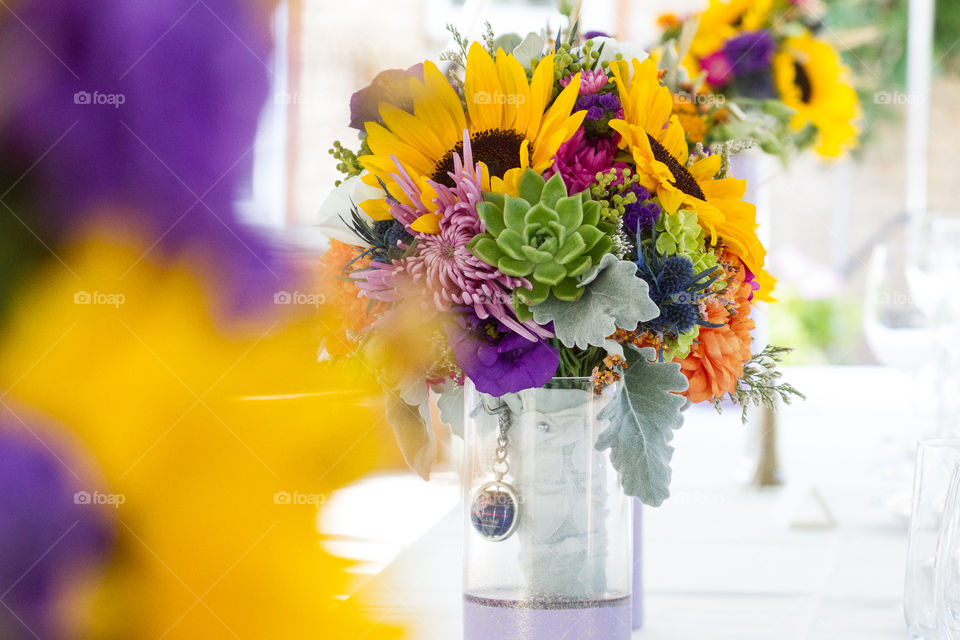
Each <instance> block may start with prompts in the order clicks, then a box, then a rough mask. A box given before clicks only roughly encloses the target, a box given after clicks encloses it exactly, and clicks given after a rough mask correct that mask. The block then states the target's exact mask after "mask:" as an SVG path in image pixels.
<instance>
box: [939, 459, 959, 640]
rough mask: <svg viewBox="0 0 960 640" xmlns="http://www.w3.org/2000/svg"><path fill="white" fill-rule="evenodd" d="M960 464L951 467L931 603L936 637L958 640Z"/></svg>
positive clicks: (941, 521)
mask: <svg viewBox="0 0 960 640" xmlns="http://www.w3.org/2000/svg"><path fill="white" fill-rule="evenodd" d="M958 489H960V464H957V465H955V466H954V468H953V475H952V476H951V478H950V484H949V488H948V491H947V501H946V504H945V505H944V509H943V517H942V518H941V520H940V536H939V539H938V542H937V555H936V559H935V561H934V575H935V579H934V603H935V608H936V614H937V622H938V623H939V630H940V633H941V636H940V637H944V638H946V639H947V640H960V501H958V493H960V491H958Z"/></svg>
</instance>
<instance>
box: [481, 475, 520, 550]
mask: <svg viewBox="0 0 960 640" xmlns="http://www.w3.org/2000/svg"><path fill="white" fill-rule="evenodd" d="M519 505H520V501H519V500H517V492H516V491H515V490H514V489H513V487H511V486H510V485H509V484H507V483H506V482H502V481H500V480H494V481H493V482H488V483H486V484H484V485H483V486H481V487H480V488H479V489H478V490H477V492H476V493H475V494H474V495H473V505H472V506H471V507H470V522H471V523H472V524H473V528H474V529H476V530H477V532H478V533H479V534H480V535H482V536H483V537H484V538H486V539H487V540H489V541H491V542H499V541H501V540H506V539H507V538H509V537H510V535H511V534H513V532H514V530H516V528H517V521H518V517H517V516H518V515H519V509H518V507H519Z"/></svg>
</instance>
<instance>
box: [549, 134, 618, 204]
mask: <svg viewBox="0 0 960 640" xmlns="http://www.w3.org/2000/svg"><path fill="white" fill-rule="evenodd" d="M616 155H617V144H616V142H614V141H613V140H612V139H610V138H592V137H587V136H586V134H585V132H584V130H583V127H581V128H580V129H578V130H577V132H576V133H575V134H573V136H572V137H571V138H570V139H569V140H567V141H566V142H564V143H563V144H562V145H560V148H559V149H558V150H557V157H556V160H555V161H554V163H553V166H552V167H551V168H550V169H549V170H548V171H547V173H548V174H549V175H553V174H554V173H559V174H560V177H561V178H563V182H564V184H566V185H567V191H568V192H569V193H578V192H580V191H584V190H585V189H588V188H589V187H590V185H591V184H592V183H593V182H595V181H596V179H597V174H598V173H605V172H607V171H609V170H610V169H611V168H612V167H614V166H616V167H618V168H623V167H625V166H626V165H625V164H623V163H615V162H614V161H613V159H614V158H615V157H616Z"/></svg>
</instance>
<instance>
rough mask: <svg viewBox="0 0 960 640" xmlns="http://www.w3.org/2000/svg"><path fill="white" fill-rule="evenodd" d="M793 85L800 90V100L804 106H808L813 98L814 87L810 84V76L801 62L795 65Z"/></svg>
mask: <svg viewBox="0 0 960 640" xmlns="http://www.w3.org/2000/svg"><path fill="white" fill-rule="evenodd" d="M793 83H794V84H795V85H797V88H798V89H800V100H801V101H802V102H803V103H804V104H808V103H809V102H810V98H812V97H813V85H811V84H810V76H808V75H807V70H806V69H804V68H803V65H802V64H800V63H799V62H794V63H793Z"/></svg>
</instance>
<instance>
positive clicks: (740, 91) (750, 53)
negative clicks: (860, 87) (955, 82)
mask: <svg viewBox="0 0 960 640" xmlns="http://www.w3.org/2000/svg"><path fill="white" fill-rule="evenodd" d="M823 18H824V16H823V6H822V5H820V4H819V3H816V2H806V1H796V0H762V1H761V2H750V1H749V0H710V4H709V5H708V6H707V8H706V9H705V10H704V11H703V12H702V13H699V14H696V15H693V16H691V17H689V18H687V19H680V18H678V17H676V16H673V15H666V16H661V18H660V26H661V28H662V29H663V31H662V37H661V43H662V45H663V46H664V51H663V60H662V63H663V66H664V67H665V68H667V69H669V73H668V82H669V83H670V85H671V87H673V88H674V89H675V90H677V91H681V92H682V93H684V94H685V95H686V96H687V97H688V98H689V100H688V103H689V104H687V105H684V108H683V109H682V110H681V115H682V116H685V117H687V118H690V119H691V120H693V119H695V118H698V117H699V118H702V119H703V121H702V122H701V123H698V124H697V125H696V126H694V127H689V128H693V129H695V130H697V131H699V132H700V133H701V135H702V136H703V139H702V140H697V141H703V142H705V143H706V144H710V143H716V142H727V141H730V140H744V139H751V140H755V141H756V142H758V143H759V144H760V145H761V147H762V148H763V149H764V151H766V152H768V153H774V154H777V155H780V156H781V157H783V158H786V157H788V156H789V155H790V154H792V153H795V152H796V151H798V150H803V149H806V148H808V147H813V149H814V150H815V151H816V153H817V154H819V155H820V156H821V157H823V158H836V157H840V156H843V155H845V154H846V153H847V152H848V151H849V150H850V149H853V148H854V147H855V146H856V144H857V136H858V134H859V132H860V129H859V126H858V120H859V119H860V116H861V111H860V105H859V100H858V98H857V93H856V91H855V90H854V89H853V87H852V86H851V85H850V81H849V75H850V74H849V70H848V68H847V67H846V66H844V65H843V63H842V61H841V59H840V55H839V54H838V52H837V51H836V50H835V49H834V47H833V46H832V45H831V44H830V43H829V42H827V41H826V40H823V39H821V38H820V37H818V36H819V34H820V32H821V31H822V29H823Z"/></svg>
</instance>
